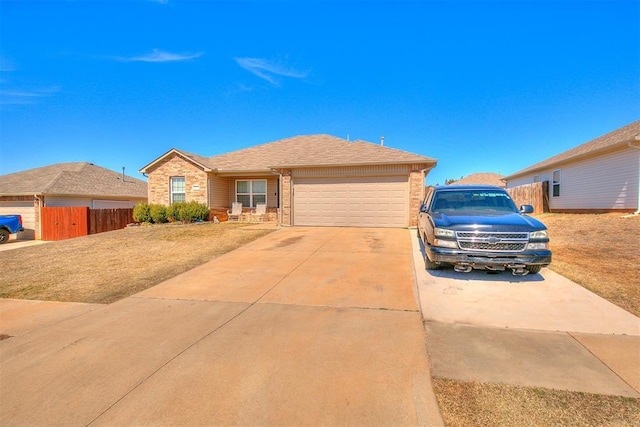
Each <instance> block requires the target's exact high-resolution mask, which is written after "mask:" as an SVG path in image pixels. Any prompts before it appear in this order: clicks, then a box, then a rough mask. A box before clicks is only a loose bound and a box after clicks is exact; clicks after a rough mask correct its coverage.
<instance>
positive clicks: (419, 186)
mask: <svg viewBox="0 0 640 427" xmlns="http://www.w3.org/2000/svg"><path fill="white" fill-rule="evenodd" d="M409 189H410V190H409V191H410V192H411V193H410V194H409V227H416V226H417V225H418V210H419V209H420V203H422V198H423V193H424V172H422V170H419V169H415V170H412V171H411V173H410V174H409Z"/></svg>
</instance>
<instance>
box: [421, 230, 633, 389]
mask: <svg viewBox="0 0 640 427" xmlns="http://www.w3.org/2000/svg"><path fill="white" fill-rule="evenodd" d="M412 236H413V237H412V244H413V257H414V263H415V266H416V282H417V286H418V293H419V298H420V302H421V311H422V315H423V317H424V320H425V330H426V333H427V350H428V352H429V356H430V359H431V365H432V375H433V376H434V377H436V378H451V379H456V380H462V381H478V382H488V383H506V384H514V385H521V386H531V387H546V388H552V389H560V390H570V391H581V392H588V393H598V394H607V395H617V396H627V397H634V398H640V368H639V366H640V365H638V363H639V362H638V361H639V360H640V319H639V318H638V317H636V316H634V315H632V314H631V313H628V312H627V311H625V310H623V309H621V308H619V307H617V306H615V305H613V304H611V303H609V302H608V301H606V300H604V299H602V298H600V297H598V296H597V295H595V294H593V293H591V292H589V291H587V290H586V289H584V288H582V287H581V286H579V285H577V284H575V283H573V282H571V281H569V280H568V279H566V278H564V277H562V276H560V275H558V274H556V273H554V272H553V271H551V270H549V269H543V271H542V272H541V274H536V275H528V276H524V277H516V276H512V275H511V274H510V273H508V272H504V273H500V274H497V275H496V274H487V273H486V272H481V271H473V272H471V273H456V272H454V271H453V270H436V271H430V272H428V271H426V270H425V268H424V262H423V258H422V257H423V255H422V252H421V247H420V242H419V239H418V238H417V237H415V233H413V234H412Z"/></svg>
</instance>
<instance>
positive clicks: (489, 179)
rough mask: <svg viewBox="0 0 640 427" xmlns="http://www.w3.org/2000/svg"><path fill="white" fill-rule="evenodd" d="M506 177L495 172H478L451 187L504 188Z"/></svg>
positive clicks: (453, 183)
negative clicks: (488, 186) (479, 186)
mask: <svg viewBox="0 0 640 427" xmlns="http://www.w3.org/2000/svg"><path fill="white" fill-rule="evenodd" d="M502 178H504V175H500V174H498V173H493V172H478V173H472V174H471V175H467V176H465V177H462V178H460V179H459V180H457V181H455V182H452V183H451V185H495V186H498V187H504V186H505V183H504V181H502Z"/></svg>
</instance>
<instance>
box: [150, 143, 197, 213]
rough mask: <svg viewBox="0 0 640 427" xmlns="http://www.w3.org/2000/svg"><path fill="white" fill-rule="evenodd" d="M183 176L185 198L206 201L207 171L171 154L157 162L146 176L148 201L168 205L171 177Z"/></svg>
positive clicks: (169, 201)
mask: <svg viewBox="0 0 640 427" xmlns="http://www.w3.org/2000/svg"><path fill="white" fill-rule="evenodd" d="M175 176H184V178H185V192H186V194H185V198H186V201H187V202H190V201H192V200H194V201H196V202H199V203H208V201H207V194H208V179H207V173H206V172H204V171H203V170H202V169H200V168H199V167H198V166H196V165H194V164H193V163H191V162H189V161H187V160H185V159H184V158H182V157H180V156H178V155H177V154H173V155H171V156H169V157H167V158H166V159H162V160H161V161H159V162H158V165H157V166H156V167H155V168H154V169H153V171H152V172H151V173H149V176H148V186H149V187H148V188H149V203H151V204H160V205H169V204H170V203H171V196H170V194H169V193H170V191H171V189H170V181H171V177H175Z"/></svg>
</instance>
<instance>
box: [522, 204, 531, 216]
mask: <svg viewBox="0 0 640 427" xmlns="http://www.w3.org/2000/svg"><path fill="white" fill-rule="evenodd" d="M520 213H521V214H530V213H533V206H531V205H522V206H520Z"/></svg>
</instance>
